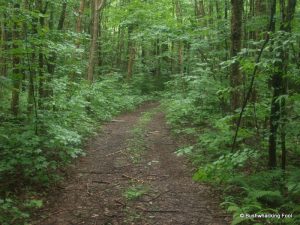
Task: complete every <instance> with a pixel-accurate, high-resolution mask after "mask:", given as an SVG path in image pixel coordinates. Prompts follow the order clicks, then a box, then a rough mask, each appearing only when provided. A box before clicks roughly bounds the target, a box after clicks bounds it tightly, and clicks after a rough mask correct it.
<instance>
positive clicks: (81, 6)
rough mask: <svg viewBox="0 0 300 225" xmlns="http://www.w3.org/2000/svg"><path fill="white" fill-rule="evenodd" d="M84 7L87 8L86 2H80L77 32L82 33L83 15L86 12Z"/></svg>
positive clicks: (82, 0) (83, 0)
mask: <svg viewBox="0 0 300 225" xmlns="http://www.w3.org/2000/svg"><path fill="white" fill-rule="evenodd" d="M84 7H85V0H80V5H79V9H78V16H77V20H76V32H77V33H81V32H82V25H81V24H82V15H83V12H84Z"/></svg>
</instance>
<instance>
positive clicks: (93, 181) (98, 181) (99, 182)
mask: <svg viewBox="0 0 300 225" xmlns="http://www.w3.org/2000/svg"><path fill="white" fill-rule="evenodd" d="M92 183H97V184H111V183H110V182H108V181H102V180H92Z"/></svg>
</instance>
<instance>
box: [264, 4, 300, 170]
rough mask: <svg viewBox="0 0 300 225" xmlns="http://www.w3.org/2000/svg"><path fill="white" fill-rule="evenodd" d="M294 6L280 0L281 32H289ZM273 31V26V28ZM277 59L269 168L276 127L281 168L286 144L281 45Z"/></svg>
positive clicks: (284, 64)
mask: <svg viewBox="0 0 300 225" xmlns="http://www.w3.org/2000/svg"><path fill="white" fill-rule="evenodd" d="M295 8H296V0H288V1H287V6H286V0H280V9H281V16H282V19H281V25H280V30H281V31H282V32H286V33H290V32H291V29H292V28H291V22H292V20H293V18H294V13H295ZM274 31H275V28H274ZM278 53H279V59H280V60H277V62H276V63H275V65H274V67H275V71H274V73H273V75H272V88H273V97H272V102H271V114H270V135H269V168H270V169H274V168H276V167H277V154H276V152H277V134H278V128H279V126H280V127H281V135H280V137H281V151H282V152H281V154H282V157H281V168H282V169H283V170H284V169H285V167H286V146H285V136H286V134H285V124H286V116H287V115H286V105H285V99H284V98H281V99H280V100H279V98H280V97H281V96H282V95H286V94H287V80H286V78H285V74H286V72H287V64H288V54H287V52H286V50H284V49H283V48H282V47H281V48H280V49H279V52H278Z"/></svg>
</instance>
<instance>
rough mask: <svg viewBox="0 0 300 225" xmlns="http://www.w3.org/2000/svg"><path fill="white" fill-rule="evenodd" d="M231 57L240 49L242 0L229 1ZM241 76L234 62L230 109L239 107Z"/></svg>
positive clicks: (238, 67) (231, 78)
mask: <svg viewBox="0 0 300 225" xmlns="http://www.w3.org/2000/svg"><path fill="white" fill-rule="evenodd" d="M231 8H232V15H231V57H236V56H237V55H238V53H239V52H240V51H241V47H242V23H243V21H242V18H243V0H231ZM241 84H242V76H241V71H240V63H239V62H238V60H236V61H235V62H234V63H233V64H232V66H231V75H230V85H231V88H232V94H231V108H232V110H233V111H234V110H236V109H237V108H239V107H240V106H241V100H242V96H241V91H240V90H239V89H240V85H241Z"/></svg>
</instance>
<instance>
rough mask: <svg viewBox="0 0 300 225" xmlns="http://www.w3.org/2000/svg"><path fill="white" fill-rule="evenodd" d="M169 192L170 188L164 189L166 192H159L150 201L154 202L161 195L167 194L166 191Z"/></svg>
mask: <svg viewBox="0 0 300 225" xmlns="http://www.w3.org/2000/svg"><path fill="white" fill-rule="evenodd" d="M168 192H170V190H167V191H164V192H161V193H159V194H158V195H156V196H155V197H154V198H152V199H150V200H149V202H152V201H154V200H156V199H158V198H159V197H160V196H162V195H164V194H166V193H168Z"/></svg>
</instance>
